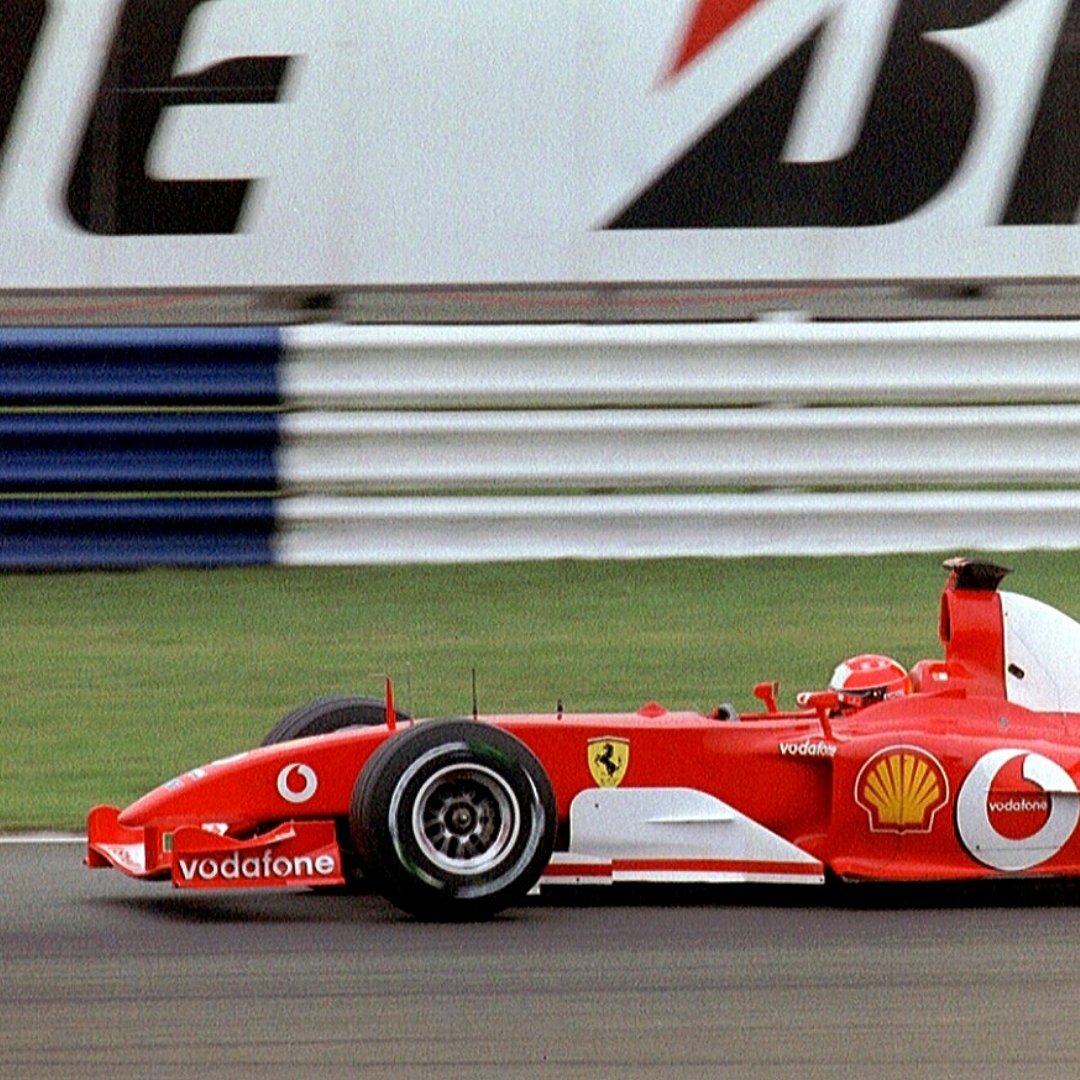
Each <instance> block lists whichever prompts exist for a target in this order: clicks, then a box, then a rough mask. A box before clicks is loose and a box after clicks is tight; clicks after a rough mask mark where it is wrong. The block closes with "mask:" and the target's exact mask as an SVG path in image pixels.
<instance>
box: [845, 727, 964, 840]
mask: <svg viewBox="0 0 1080 1080" xmlns="http://www.w3.org/2000/svg"><path fill="white" fill-rule="evenodd" d="M855 801H856V802H857V803H858V804H859V806H861V807H862V808H863V809H864V810H865V811H866V813H867V816H868V817H869V818H870V829H871V831H872V832H897V833H903V832H929V831H930V830H931V829H932V828H933V826H934V815H935V814H936V813H937V812H938V811H939V810H940V809H941V808H942V807H943V806H944V805H945V804H946V803H947V802H948V801H949V780H948V777H946V775H945V770H944V769H943V768H942V767H941V762H939V761H938V759H937V758H936V757H934V755H933V754H931V753H930V752H929V751H927V750H923V749H921V748H920V747H917V746H888V747H886V748H885V749H884V750H879V751H878V752H877V753H876V754H875V755H874V756H873V757H872V758H870V760H869V761H867V762H866V764H865V765H863V767H862V768H861V769H860V770H859V775H858V777H857V778H856V780H855Z"/></svg>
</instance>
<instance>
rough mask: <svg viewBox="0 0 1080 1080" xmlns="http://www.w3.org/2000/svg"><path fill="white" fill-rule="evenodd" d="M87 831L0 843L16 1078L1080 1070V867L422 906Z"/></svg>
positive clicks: (6, 1007) (4, 1000) (11, 1067)
mask: <svg viewBox="0 0 1080 1080" xmlns="http://www.w3.org/2000/svg"><path fill="white" fill-rule="evenodd" d="M81 856H82V851H81V847H79V846H77V845H72V844H49V845H45V846H41V845H34V846H30V845H22V844H19V845H10V844H0V897H2V898H3V899H2V901H0V964H2V969H0V1077H3V1078H5V1080H6V1078H9V1077H11V1078H15V1077H19V1078H21V1077H69V1076H70V1077H81V1078H89V1077H155V1078H156V1077H189V1076H191V1077H194V1076H198V1077H211V1076H215V1077H217V1076H220V1077H230V1078H240V1077H247V1076H255V1077H263V1078H269V1077H277V1076H281V1077H285V1076H288V1077H298V1076H304V1077H338V1076H341V1077H348V1076H363V1077H399V1076H400V1077H405V1076H408V1077H441V1078H445V1077H458V1076H468V1077H500V1078H518V1077H522V1078H524V1077H556V1076H557V1077H560V1078H567V1077H569V1078H573V1077H619V1078H624V1077H646V1076H648V1077H774V1076H776V1077H787V1076H792V1077H795V1076H797V1077H838V1076H839V1077H843V1076H851V1077H864V1076H865V1077H874V1078H886V1077H920V1076H926V1077H931V1076H933V1077H940V1076H949V1077H978V1078H980V1080H985V1078H987V1077H996V1076H1014V1075H1018V1074H1022V1075H1024V1077H1025V1078H1026V1080H1031V1078H1035V1077H1061V1076H1067V1075H1076V1074H1077V1072H1078V1070H1080V894H1078V893H1077V892H1076V891H1061V890H1048V891H1040V892H1037V893H1031V892H1028V891H1024V892H1022V893H1018V892H1016V891H1013V890H1008V891H1004V892H1002V893H996V894H993V895H992V896H991V897H990V899H989V901H988V902H987V901H985V900H982V901H980V900H979V895H980V894H963V893H962V894H959V895H957V894H953V893H948V894H942V893H941V892H940V891H937V892H933V893H927V892H925V891H922V890H906V891H904V892H902V893H900V894H899V897H898V898H895V899H894V901H893V902H892V903H891V904H888V905H886V903H885V900H884V898H883V896H882V894H881V893H880V892H877V891H865V890H864V891H860V892H858V893H854V894H852V893H851V891H850V889H849V890H847V891H846V892H845V893H843V894H840V895H839V896H837V895H835V894H833V895H824V894H817V893H812V894H809V895H808V894H807V893H806V892H799V893H784V892H782V891H779V892H778V891H775V890H774V891H771V892H762V891H760V890H754V891H751V892H746V891H743V892H737V891H732V890H730V889H729V890H727V891H725V892H719V893H718V892H717V891H715V890H714V891H712V892H706V893H701V892H698V893H686V892H680V893H659V892H655V891H654V892H649V893H645V894H641V893H638V894H634V895H633V896H630V897H626V896H624V895H622V894H612V893H607V894H604V895H605V896H607V897H608V899H606V900H603V901H599V900H596V899H593V900H588V899H587V898H586V899H585V902H581V903H571V902H570V900H569V898H565V897H564V898H563V899H561V900H554V901H552V900H546V899H544V898H541V899H539V900H537V901H531V902H530V903H529V904H528V905H527V906H525V907H522V908H520V909H516V910H515V911H513V912H511V913H508V914H507V915H504V916H502V917H500V918H499V919H497V920H495V921H493V922H490V923H486V924H478V925H431V924H423V923H418V922H414V921H411V920H409V919H407V918H404V917H402V916H399V915H398V914H396V913H395V912H394V911H393V910H392V909H391V908H390V907H389V906H388V905H386V904H385V903H384V902H383V901H382V900H380V899H378V898H376V897H369V896H362V897H348V896H342V895H316V894H312V893H293V894H281V893H278V894H268V893H267V894H259V893H247V892H245V893H224V892H217V893H200V894H194V893H181V892H177V891H175V890H172V889H171V888H170V887H169V886H168V885H160V884H147V883H142V882H136V881H132V880H130V879H127V878H123V877H121V876H120V875H118V874H115V873H111V872H107V871H100V872H91V871H89V870H85V869H84V868H83V867H82V866H81ZM577 899H578V900H581V899H582V897H581V895H580V894H578V897H577ZM665 900H666V901H667V902H666V903H665ZM977 901H978V902H977Z"/></svg>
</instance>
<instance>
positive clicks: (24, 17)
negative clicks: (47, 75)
mask: <svg viewBox="0 0 1080 1080" xmlns="http://www.w3.org/2000/svg"><path fill="white" fill-rule="evenodd" d="M44 21H45V0H5V2H4V4H3V6H2V9H0V149H3V146H4V144H5V141H6V139H7V133H8V128H10V127H11V121H12V119H13V118H14V116H15V106H16V105H18V103H19V93H20V91H21V90H22V85H23V80H24V79H25V78H26V72H27V70H28V69H29V67H30V58H31V57H32V56H33V54H34V44H35V42H36V41H37V37H38V34H39V33H40V32H41V25H42V23H43V22H44Z"/></svg>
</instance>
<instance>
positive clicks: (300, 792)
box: [277, 762, 319, 803]
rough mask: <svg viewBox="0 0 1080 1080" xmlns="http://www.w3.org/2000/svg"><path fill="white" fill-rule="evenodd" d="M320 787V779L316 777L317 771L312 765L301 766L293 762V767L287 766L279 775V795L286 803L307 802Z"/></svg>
mask: <svg viewBox="0 0 1080 1080" xmlns="http://www.w3.org/2000/svg"><path fill="white" fill-rule="evenodd" d="M318 786H319V778H318V777H317V776H316V775H315V770H314V769H312V768H311V766H310V765H301V764H299V763H298V762H293V763H292V764H291V765H286V766H285V768H284V769H282V770H281V772H279V773H278V778H277V790H278V794H279V795H280V796H281V797H282V798H283V799H284V800H285V801H286V802H290V803H303V802H307V801H308V799H310V798H311V797H312V795H314V794H315V791H316V789H317V788H318Z"/></svg>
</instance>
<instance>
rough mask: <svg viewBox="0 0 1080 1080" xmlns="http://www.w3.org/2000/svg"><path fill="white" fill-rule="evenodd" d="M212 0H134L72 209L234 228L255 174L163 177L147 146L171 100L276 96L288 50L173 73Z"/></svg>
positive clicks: (95, 226)
mask: <svg viewBox="0 0 1080 1080" xmlns="http://www.w3.org/2000/svg"><path fill="white" fill-rule="evenodd" d="M203 3H206V0H127V2H126V3H125V4H124V7H123V10H122V12H121V14H120V20H119V23H118V25H117V30H116V36H115V37H114V39H113V43H112V49H111V50H110V53H109V59H108V62H107V64H106V66H105V74H104V76H103V77H102V80H101V86H100V87H99V88H98V95H97V100H96V101H95V102H94V108H93V111H92V112H91V114H90V121H89V123H88V124H87V126H86V132H85V133H84V135H83V140H82V146H81V147H80V149H79V157H78V160H77V161H76V163H75V169H74V171H73V172H72V174H71V182H70V184H69V185H68V191H67V203H68V209H69V210H70V211H71V216H72V217H73V218H74V219H75V220H76V221H77V222H78V223H79V224H80V225H81V226H82V227H83V228H84V229H87V230H88V231H90V232H94V233H100V234H102V235H105V236H127V235H154V234H164V233H170V234H181V233H187V234H198V233H231V232H235V231H236V224H237V221H238V220H239V218H240V211H241V208H242V207H243V203H244V196H245V195H246V194H247V190H248V187H249V185H250V184H251V180H250V179H236V180H154V179H151V178H150V177H149V176H147V175H146V155H147V152H148V150H149V149H150V144H151V142H152V141H153V138H154V132H155V130H156V128H157V124H158V120H159V119H160V117H161V114H162V112H163V111H164V110H165V109H167V108H168V107H169V106H170V105H213V104H227V105H228V104H263V103H267V102H274V101H276V100H277V96H278V93H279V92H280V90H281V84H282V81H283V80H284V78H285V69H286V67H287V66H288V63H289V57H287V56H244V57H236V58H234V59H232V60H225V61H222V62H221V63H219V64H214V65H213V66H211V67H209V68H206V69H204V70H203V71H200V72H198V73H196V74H194V75H177V76H174V75H173V74H172V71H173V66H174V64H175V63H176V57H177V54H178V53H179V51H180V43H181V40H182V39H183V35H184V28H185V26H186V25H187V22H188V20H189V19H190V18H191V15H192V12H194V10H195V8H197V7H198V6H199V5H200V4H203Z"/></svg>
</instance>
